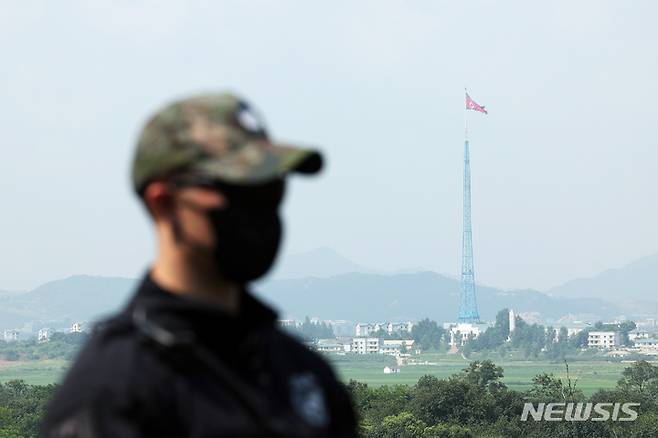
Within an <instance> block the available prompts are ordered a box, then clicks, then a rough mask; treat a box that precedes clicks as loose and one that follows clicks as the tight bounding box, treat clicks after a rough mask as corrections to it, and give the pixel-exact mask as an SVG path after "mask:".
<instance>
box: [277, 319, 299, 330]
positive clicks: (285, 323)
mask: <svg viewBox="0 0 658 438" xmlns="http://www.w3.org/2000/svg"><path fill="white" fill-rule="evenodd" d="M278 322H279V326H280V327H290V328H296V327H297V326H298V325H299V324H297V321H295V320H294V319H280V320H279V321H278Z"/></svg>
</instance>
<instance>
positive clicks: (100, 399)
mask: <svg viewBox="0 0 658 438" xmlns="http://www.w3.org/2000/svg"><path fill="white" fill-rule="evenodd" d="M321 167H322V159H321V156H320V155H319V153H318V152H315V151H312V150H307V149H301V148H296V147H292V146H284V145H277V144H273V143H272V142H271V141H270V139H269V137H268V134H267V131H266V129H265V126H264V125H263V122H262V121H261V119H260V117H259V115H258V114H257V113H256V112H255V111H254V110H253V109H252V108H251V107H250V106H249V105H248V104H247V103H246V102H245V101H243V100H241V99H240V98H238V97H236V96H233V95H230V94H208V95H200V96H195V97H191V98H188V99H184V100H181V101H178V102H175V103H173V104H171V105H169V106H167V107H166V108H164V109H162V110H161V111H159V112H158V113H157V114H156V115H155V116H153V117H152V118H151V119H150V120H149V121H148V123H147V124H146V126H145V127H144V129H143V131H142V133H141V136H140V138H139V142H138V145H137V151H136V154H135V158H134V162H133V174H132V179H133V185H134V189H135V191H136V192H137V194H138V195H139V197H140V199H141V200H142V201H143V203H144V205H145V207H146V209H147V211H148V212H149V214H150V216H151V217H152V219H153V223H154V226H155V231H156V236H157V242H158V249H157V257H156V260H155V262H154V263H153V265H152V267H151V269H150V271H149V272H148V273H147V274H146V275H145V276H144V279H143V280H142V283H141V285H140V286H139V288H138V290H137V292H136V293H135V295H134V296H133V297H132V299H131V301H130V302H129V304H128V305H127V306H126V307H125V308H124V309H123V310H122V311H121V312H120V313H118V314H117V315H115V316H113V317H112V318H109V319H107V320H105V321H103V322H102V323H101V324H99V325H98V327H97V328H96V330H95V332H94V334H93V336H92V337H91V339H90V341H89V343H88V344H87V345H86V347H85V348H84V349H83V351H82V352H81V353H80V355H79V356H78V358H77V360H76V362H75V364H74V366H73V367H72V369H71V370H70V372H69V373H68V375H67V376H66V378H65V381H64V383H63V385H62V387H61V388H60V390H59V392H58V393H57V395H56V396H55V399H54V400H53V401H52V403H51V404H50V406H49V409H48V413H47V416H46V420H45V421H44V424H43V425H42V435H43V436H44V437H48V438H51V437H112V438H114V437H201V436H203V437H206V436H207V437H223V436H227V437H242V436H245V437H246V436H249V437H251V436H281V437H352V436H356V422H355V418H354V413H353V411H352V407H351V403H350V399H349V397H348V395H347V393H346V391H345V389H344V388H343V387H342V385H341V384H340V383H338V382H337V381H336V378H335V376H334V375H333V372H332V371H331V369H330V368H329V367H328V366H327V364H326V363H325V362H324V360H322V359H321V358H320V357H319V356H318V355H317V354H315V353H313V352H311V351H309V350H308V349H306V347H304V346H303V345H302V344H301V343H300V342H298V341H297V340H295V339H293V338H291V337H290V336H288V335H286V334H285V333H283V332H282V331H281V330H280V329H279V328H278V327H277V323H276V320H277V317H276V314H275V313H274V311H273V310H271V309H270V308H268V307H267V306H265V305H264V304H263V303H261V302H260V301H259V300H258V299H256V298H255V297H254V296H253V295H252V294H251V293H250V292H249V289H248V283H249V282H250V281H252V280H255V279H257V278H259V277H261V276H263V275H264V274H265V273H266V272H267V271H268V269H269V268H270V267H271V265H272V263H273V262H274V259H275V257H276V254H277V251H278V248H279V243H280V241H281V234H282V223H281V219H280V216H279V207H280V204H281V201H282V199H283V196H284V192H285V188H286V182H287V181H286V177H287V175H288V174H290V173H292V172H298V173H309V174H310V173H316V172H317V171H319V170H320V168H321ZM90 293H93V291H90Z"/></svg>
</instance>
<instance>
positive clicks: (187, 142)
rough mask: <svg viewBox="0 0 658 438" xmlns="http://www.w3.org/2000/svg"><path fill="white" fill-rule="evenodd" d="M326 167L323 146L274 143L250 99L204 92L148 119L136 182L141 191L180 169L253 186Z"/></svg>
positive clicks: (134, 170)
mask: <svg viewBox="0 0 658 438" xmlns="http://www.w3.org/2000/svg"><path fill="white" fill-rule="evenodd" d="M321 167H322V156H321V155H320V153H319V152H318V151H315V150H312V149H305V148H300V147H295V146H292V145H283V144H274V143H272V142H271V141H270V140H269V137H268V135H267V130H266V129H265V126H264V124H263V122H262V120H261V118H260V116H259V114H258V113H257V112H256V111H255V110H254V109H253V108H251V107H250V106H249V104H248V103H247V102H245V101H244V100H242V99H240V98H239V97H237V96H235V95H232V94H228V93H222V94H204V95H198V96H193V97H190V98H186V99H183V100H179V101H176V102H174V103H171V104H170V105H168V106H166V107H165V108H163V109H162V110H160V111H158V112H157V113H156V114H155V115H154V116H153V117H151V119H150V120H149V121H148V122H147V123H146V125H145V126H144V128H143V129H142V132H141V135H140V136H139V140H138V143H137V150H136V153H135V157H134V160H133V167H132V182H133V186H134V188H135V190H136V191H137V192H138V193H140V192H141V191H142V190H143V189H144V188H145V187H146V185H147V184H148V183H149V182H151V181H153V180H154V179H158V178H166V177H168V176H171V175H174V174H179V173H180V174H185V175H187V176H190V175H191V176H199V177H201V178H205V179H216V180H220V181H224V182H228V183H233V184H244V185H249V184H258V183H260V182H266V181H268V180H272V179H274V178H279V177H282V176H284V175H285V174H287V173H289V172H301V173H316V172H318V171H319V170H320V168H321Z"/></svg>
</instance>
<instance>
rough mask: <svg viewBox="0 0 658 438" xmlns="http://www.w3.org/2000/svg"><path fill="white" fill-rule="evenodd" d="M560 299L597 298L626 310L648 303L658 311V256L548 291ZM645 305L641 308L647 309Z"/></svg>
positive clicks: (570, 282) (573, 281)
mask: <svg viewBox="0 0 658 438" xmlns="http://www.w3.org/2000/svg"><path fill="white" fill-rule="evenodd" d="M546 292H547V293H548V294H549V295H551V296H556V297H597V298H601V299H604V300H608V301H611V302H615V303H624V305H625V306H632V307H634V308H635V307H638V305H637V303H641V302H648V303H647V304H649V305H650V306H652V307H654V308H656V307H658V304H656V303H658V254H656V255H652V256H649V257H644V258H642V259H639V260H637V261H635V262H633V263H631V264H628V265H626V266H624V267H622V268H619V269H609V270H607V271H604V272H602V273H600V274H598V275H596V276H594V277H591V278H581V279H576V280H572V281H569V282H567V283H565V284H563V285H561V286H558V287H555V288H553V289H550V290H548V291H546ZM644 307H646V306H645V305H641V306H639V308H640V309H641V308H644Z"/></svg>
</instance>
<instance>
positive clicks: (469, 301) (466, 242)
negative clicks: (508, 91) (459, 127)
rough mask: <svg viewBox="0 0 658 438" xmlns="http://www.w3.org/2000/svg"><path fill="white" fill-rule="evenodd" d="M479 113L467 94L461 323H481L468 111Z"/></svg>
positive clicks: (481, 110)
mask: <svg viewBox="0 0 658 438" xmlns="http://www.w3.org/2000/svg"><path fill="white" fill-rule="evenodd" d="M468 110H472V111H478V112H481V113H484V114H488V113H487V110H486V109H485V108H484V107H483V106H480V105H478V104H477V103H475V101H473V99H471V97H470V96H469V95H468V93H466V110H465V112H464V199H463V215H462V220H463V224H462V225H463V228H462V230H463V234H462V275H461V291H460V293H459V322H463V323H477V322H480V313H479V312H478V306H477V300H476V298H475V270H474V268H473V228H472V225H471V160H470V151H469V143H468V124H467V123H466V111H468Z"/></svg>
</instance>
